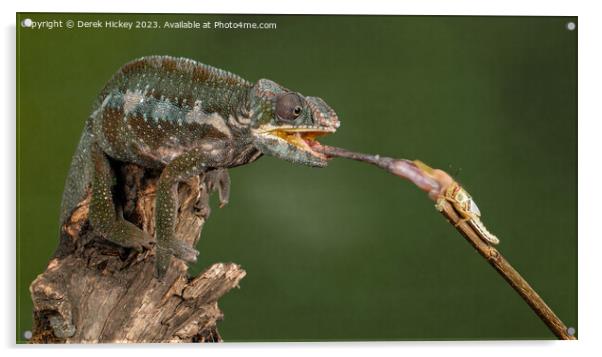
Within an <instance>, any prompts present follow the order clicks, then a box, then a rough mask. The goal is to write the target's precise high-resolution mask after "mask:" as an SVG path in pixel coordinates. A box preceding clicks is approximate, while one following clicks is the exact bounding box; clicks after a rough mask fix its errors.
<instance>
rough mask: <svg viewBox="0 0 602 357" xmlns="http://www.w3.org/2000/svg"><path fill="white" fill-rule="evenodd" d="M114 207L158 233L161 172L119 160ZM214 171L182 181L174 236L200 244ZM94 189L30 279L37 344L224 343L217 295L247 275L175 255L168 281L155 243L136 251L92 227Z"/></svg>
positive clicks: (231, 265)
mask: <svg viewBox="0 0 602 357" xmlns="http://www.w3.org/2000/svg"><path fill="white" fill-rule="evenodd" d="M114 171H115V172H116V173H117V184H116V186H115V198H116V201H115V202H116V205H117V206H118V207H121V208H120V209H119V210H120V211H123V215H124V217H125V218H126V219H127V220H129V221H131V222H133V223H134V224H136V225H138V226H139V227H140V228H143V229H144V230H145V231H147V232H148V233H150V234H151V235H154V231H155V226H154V205H155V191H156V183H157V180H158V177H159V174H160V172H158V171H153V170H146V169H143V168H141V167H139V166H136V165H132V164H115V165H114ZM210 176H211V173H209V174H208V175H203V176H200V177H195V178H193V179H191V180H189V181H188V182H186V183H181V184H180V185H179V187H178V194H179V202H180V205H179V206H180V207H179V210H178V221H177V226H176V238H177V239H179V240H182V241H185V242H187V243H188V244H190V245H192V246H194V245H195V244H196V242H197V240H198V239H199V237H200V233H201V229H202V227H203V224H204V222H205V221H206V220H207V218H208V216H209V213H210V207H209V195H210V193H211V191H213V190H214V187H213V182H212V180H210V179H209V177H210ZM89 202H90V195H88V197H87V198H86V199H85V200H84V201H82V202H81V203H80V204H79V206H78V207H77V208H76V209H75V210H74V212H73V213H72V215H71V218H70V220H68V222H66V223H65V224H64V225H63V226H62V227H61V241H60V243H59V246H58V248H57V250H56V252H55V255H54V257H53V258H52V260H51V261H50V262H49V264H48V267H47V269H46V271H45V272H44V273H42V274H41V275H39V276H38V277H37V278H36V279H35V280H34V281H33V283H32V284H31V286H30V291H31V296H32V299H33V305H34V309H33V315H34V325H33V331H32V339H31V342H32V343H102V342H110V343H128V342H219V341H222V339H221V337H220V335H219V332H218V330H217V322H218V321H219V320H221V319H222V317H223V315H222V312H221V311H220V309H219V308H218V304H217V302H218V300H219V298H221V297H222V296H223V295H224V294H225V293H226V292H228V291H229V290H230V289H232V288H233V287H238V283H239V281H240V280H241V279H242V278H243V277H244V276H245V274H246V273H245V271H244V270H242V269H241V268H240V266H238V265H236V264H234V263H217V264H214V265H212V266H211V267H209V268H207V269H206V270H205V271H204V272H203V273H201V274H200V275H199V276H197V277H189V276H188V272H187V270H188V268H187V266H186V264H185V263H184V262H182V261H180V260H179V259H175V258H173V259H172V262H171V266H170V268H169V270H168V271H167V274H166V276H165V277H164V279H163V281H162V282H161V281H158V280H157V279H155V278H154V258H153V256H154V249H151V250H144V251H142V252H137V251H135V250H133V249H128V248H123V247H119V246H117V245H115V244H112V243H110V242H109V241H107V240H106V239H104V238H103V237H102V236H101V235H100V234H99V233H97V232H95V230H94V229H93V228H92V227H91V226H90V223H89V221H88V208H89Z"/></svg>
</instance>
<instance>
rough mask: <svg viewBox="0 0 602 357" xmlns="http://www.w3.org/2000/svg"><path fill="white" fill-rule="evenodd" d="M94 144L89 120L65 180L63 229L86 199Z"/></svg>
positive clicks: (61, 222)
mask: <svg viewBox="0 0 602 357" xmlns="http://www.w3.org/2000/svg"><path fill="white" fill-rule="evenodd" d="M92 142H93V135H92V118H88V120H87V121H86V126H85V128H84V130H83V132H82V136H81V138H80V139H79V144H78V145H77V149H76V150H75V153H74V154H73V159H71V167H70V168H69V174H68V175H67V179H66V180H65V188H64V190H63V199H62V202H61V217H60V225H61V227H62V226H63V224H64V223H65V221H66V220H67V218H69V216H70V215H71V213H72V212H73V209H75V207H76V206H77V205H78V204H79V203H80V202H81V201H82V200H83V199H84V198H85V197H86V194H87V189H88V187H90V182H91V180H92V170H93V167H92V160H91V157H90V148H91V145H92Z"/></svg>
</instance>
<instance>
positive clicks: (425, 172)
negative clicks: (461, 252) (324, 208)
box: [313, 144, 576, 340]
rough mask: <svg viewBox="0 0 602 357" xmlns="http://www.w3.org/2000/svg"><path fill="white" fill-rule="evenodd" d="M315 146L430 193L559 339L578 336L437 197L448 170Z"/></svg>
mask: <svg viewBox="0 0 602 357" xmlns="http://www.w3.org/2000/svg"><path fill="white" fill-rule="evenodd" d="M313 149H314V150H316V151H319V152H321V153H323V154H326V155H327V156H328V157H343V158H347V159H352V160H357V161H362V162H367V163H370V164H372V165H375V166H378V167H380V168H382V169H384V170H386V171H388V172H390V173H392V174H394V175H396V176H399V177H402V178H405V179H407V180H409V181H411V182H413V183H414V184H415V185H416V186H418V187H419V188H420V189H422V190H423V191H425V192H428V193H429V197H430V198H431V199H433V200H436V201H437V209H438V210H440V211H441V213H442V214H443V216H445V218H447V220H448V222H449V223H450V224H451V225H452V226H453V227H455V228H456V229H457V230H458V231H459V232H460V233H461V234H462V236H464V238H466V240H467V241H468V242H469V243H470V244H471V245H472V246H473V247H474V248H475V249H476V250H477V251H478V252H479V254H481V256H482V257H483V258H485V259H486V260H487V261H488V262H489V264H490V265H491V266H493V267H494V268H495V270H497V272H498V273H500V275H502V277H503V278H504V279H505V280H506V281H507V282H508V284H510V286H512V288H513V289H514V290H515V291H516V292H517V293H518V294H519V295H520V296H521V297H522V298H523V300H525V302H526V303H527V304H528V305H529V306H530V307H531V309H532V310H533V311H534V312H535V313H536V314H537V316H539V318H540V319H541V320H542V321H543V322H544V323H545V324H546V325H547V326H548V328H549V329H550V330H551V331H552V332H553V333H554V335H556V337H558V339H562V340H574V339H576V338H575V336H573V335H570V334H569V332H568V329H567V327H566V325H565V324H564V323H563V322H562V321H561V320H560V319H559V318H558V316H556V314H555V313H554V311H552V309H550V307H549V306H548V305H547V304H546V303H545V302H544V301H543V299H542V298H541V297H540V296H539V295H538V294H537V292H535V290H533V288H532V287H531V285H529V283H528V282H527V281H526V280H525V279H524V278H523V277H522V276H521V275H520V274H519V273H518V272H517V271H516V270H515V269H514V268H513V267H512V265H510V263H508V261H507V260H506V259H505V258H504V257H503V256H502V254H501V253H500V252H499V251H498V250H497V249H495V248H494V247H493V246H491V245H490V244H489V243H487V241H488V238H487V237H486V236H485V235H484V234H485V233H484V232H483V230H477V229H475V228H474V227H473V225H471V224H469V223H468V220H467V219H466V218H465V217H464V215H463V214H462V212H458V210H457V207H454V205H453V204H451V203H450V202H448V201H447V200H445V199H443V200H441V199H438V197H439V198H440V197H441V196H442V195H443V194H444V192H445V190H446V188H447V187H449V186H450V185H452V184H455V181H454V180H453V179H452V178H451V176H449V175H448V174H447V173H445V172H444V171H442V170H435V169H431V168H429V167H428V166H426V165H424V164H421V163H419V162H413V161H409V160H404V159H393V158H390V157H381V156H379V155H369V154H362V153H357V152H352V151H348V150H346V149H342V148H337V147H332V146H326V145H319V144H316V145H315V146H314V147H313ZM425 168H426V169H425Z"/></svg>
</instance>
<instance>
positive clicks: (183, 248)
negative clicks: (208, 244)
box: [155, 241, 199, 280]
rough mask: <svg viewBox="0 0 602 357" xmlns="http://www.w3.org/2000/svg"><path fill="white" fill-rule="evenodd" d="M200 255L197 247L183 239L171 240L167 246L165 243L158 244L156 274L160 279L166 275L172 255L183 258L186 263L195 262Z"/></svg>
mask: <svg viewBox="0 0 602 357" xmlns="http://www.w3.org/2000/svg"><path fill="white" fill-rule="evenodd" d="M198 255H199V252H198V251H197V250H196V249H194V248H192V247H189V246H188V245H187V244H186V243H184V242H181V241H172V242H169V243H168V244H167V246H165V243H163V244H161V245H157V252H156V261H155V276H156V277H157V279H159V280H161V279H162V278H163V277H164V276H165V273H166V272H167V268H169V263H170V262H171V257H172V256H173V257H176V258H178V259H182V260H183V261H185V262H186V263H195V262H196V260H197V256H198Z"/></svg>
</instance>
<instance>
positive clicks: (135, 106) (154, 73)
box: [60, 56, 339, 278]
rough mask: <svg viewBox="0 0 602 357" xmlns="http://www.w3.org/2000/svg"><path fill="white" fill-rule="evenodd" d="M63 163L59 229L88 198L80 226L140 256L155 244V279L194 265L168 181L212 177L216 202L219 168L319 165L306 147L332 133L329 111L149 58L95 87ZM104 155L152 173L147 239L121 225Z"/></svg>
mask: <svg viewBox="0 0 602 357" xmlns="http://www.w3.org/2000/svg"><path fill="white" fill-rule="evenodd" d="M93 109H94V111H93V112H92V114H91V115H90V117H89V118H88V120H87V121H86V124H85V128H84V130H83V133H82V135H81V138H80V141H79V145H78V146H77V150H76V151H75V154H74V156H73V160H72V163H71V168H70V170H69V174H68V176H67V180H66V183H65V190H64V192H63V200H62V205H61V217H60V219H61V225H62V224H64V223H65V221H66V220H67V219H68V218H69V216H70V215H71V213H72V211H73V209H74V208H75V207H76V206H77V205H78V204H79V203H80V202H81V201H82V200H83V199H84V198H85V197H86V195H87V193H88V192H90V191H91V192H92V198H91V202H90V212H89V220H90V223H91V224H92V226H93V227H94V228H95V229H96V230H97V231H99V232H100V233H101V234H103V236H105V237H106V238H107V239H109V240H111V241H113V242H114V243H117V244H119V245H122V246H126V247H132V248H135V249H142V247H145V248H150V247H151V245H152V244H153V243H156V249H157V251H156V274H157V276H158V277H159V278H161V277H162V276H164V274H165V272H166V270H167V267H168V266H169V262H170V260H171V257H172V256H175V257H177V258H180V259H183V260H185V261H187V262H194V261H196V257H197V255H198V252H197V251H196V250H195V249H194V248H193V247H188V246H186V245H185V244H183V243H181V242H178V241H176V240H175V239H174V226H175V220H176V212H177V196H176V194H177V184H178V182H181V181H185V180H187V179H189V178H191V177H193V176H195V175H200V174H203V173H205V172H208V171H210V172H212V173H214V175H213V176H214V177H215V180H216V181H217V186H218V187H219V191H220V201H221V203H222V204H224V203H226V202H227V200H228V185H229V178H228V176H227V175H228V174H227V170H226V169H227V168H230V167H235V166H240V165H244V164H247V163H250V162H253V161H254V160H256V159H257V158H259V157H260V156H261V155H262V154H267V155H272V156H275V157H277V158H280V159H284V160H288V161H290V162H293V163H296V164H305V165H309V166H315V167H322V166H326V163H327V161H326V157H325V156H323V155H322V154H320V153H318V152H315V151H314V150H312V146H313V145H314V144H315V141H314V139H315V137H316V136H320V135H324V134H328V133H333V132H334V131H336V129H337V128H338V126H339V120H338V118H337V116H336V113H335V112H334V111H333V110H332V109H331V108H330V107H329V106H328V105H327V104H326V103H325V102H324V101H323V100H322V99H320V98H316V97H304V96H303V95H301V94H300V93H297V92H292V91H289V90H288V89H286V88H284V87H282V86H280V85H279V84H277V83H274V82H272V81H270V80H267V79H261V80H259V81H258V82H257V83H255V84H253V83H250V82H248V81H246V80H244V79H242V78H240V77H239V76H236V75H234V74H232V73H229V72H226V71H223V70H220V69H217V68H214V67H211V66H208V65H205V64H201V63H198V62H195V61H193V60H190V59H185V58H173V57H168V56H151V57H144V58H140V59H138V60H135V61H132V62H130V63H128V64H126V65H124V66H123V67H122V68H121V69H120V70H119V71H118V72H117V73H116V74H115V75H114V76H113V78H112V79H111V80H110V81H109V82H108V83H107V84H106V86H105V87H104V89H103V90H102V92H101V94H100V96H99V98H98V100H97V102H96V104H95V106H94V108H93ZM109 158H112V159H115V160H119V161H123V162H129V163H135V164H137V165H140V166H142V167H146V168H155V169H161V170H162V171H161V176H160V178H159V181H158V185H157V197H156V205H155V206H156V209H155V212H156V213H155V220H156V239H153V237H150V236H149V234H148V233H146V232H144V231H142V230H141V229H139V228H138V227H136V226H135V225H134V224H132V223H130V222H128V221H126V220H125V219H124V218H123V217H122V216H121V214H119V213H118V212H119V209H118V208H116V207H115V204H114V202H113V198H112V185H113V183H114V181H115V179H114V174H113V172H112V171H111V167H110V163H109Z"/></svg>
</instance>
